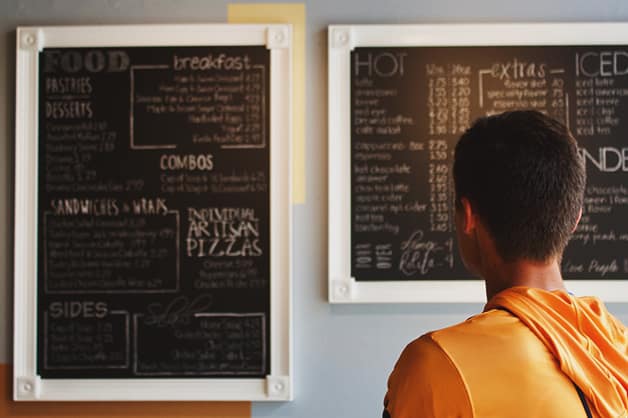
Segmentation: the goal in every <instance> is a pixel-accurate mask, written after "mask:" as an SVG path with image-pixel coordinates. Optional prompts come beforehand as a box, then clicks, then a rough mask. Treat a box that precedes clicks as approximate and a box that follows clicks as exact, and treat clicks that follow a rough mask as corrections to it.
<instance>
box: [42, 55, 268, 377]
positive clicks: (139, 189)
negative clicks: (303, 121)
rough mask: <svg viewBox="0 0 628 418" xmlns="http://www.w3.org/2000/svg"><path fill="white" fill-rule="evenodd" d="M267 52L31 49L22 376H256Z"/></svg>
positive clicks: (263, 346) (263, 284) (263, 283)
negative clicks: (33, 264) (35, 67)
mask: <svg viewBox="0 0 628 418" xmlns="http://www.w3.org/2000/svg"><path fill="white" fill-rule="evenodd" d="M269 74H270V50H269V49H267V48H266V46H263V45H260V46H228V47H227V46H204V47H122V48H113V47H111V48H109V47H107V48H104V47H103V48H44V49H43V50H41V52H39V121H38V125H39V150H38V157H39V160H38V161H39V162H38V169H39V177H38V182H39V185H38V187H39V188H38V205H37V207H38V212H37V213H38V214H37V217H38V223H39V229H38V245H37V265H38V275H37V277H38V279H37V280H38V283H37V288H38V317H37V321H38V322H37V323H38V329H37V370H38V374H40V375H41V376H42V377H43V378H100V379H102V378H120V377H124V378H128V377H134V378H142V377H153V378H155V377H167V378H171V377H172V378H174V377H242V376H245V377H264V376H266V375H268V374H269V371H270V368H271V364H270V358H271V357H270V352H271V347H270V332H271V329H270V324H271V321H270V261H269V260H270V227H271V225H270V197H269V184H270V183H269V179H270V145H269V132H270V128H269V123H270V122H269V121H270V119H269V113H270V112H269V103H270V90H269V83H270V76H269Z"/></svg>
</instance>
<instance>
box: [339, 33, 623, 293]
mask: <svg viewBox="0 0 628 418" xmlns="http://www.w3.org/2000/svg"><path fill="white" fill-rule="evenodd" d="M506 29H507V28H506ZM342 30H343V29H342V28H340V29H339V30H338V33H339V35H338V37H337V39H338V40H337V42H338V43H339V44H341V43H342V41H344V40H346V39H348V35H344V32H342ZM455 30H456V29H455V27H454V28H452V32H455ZM564 30H568V28H567V29H564ZM365 32H366V30H365ZM469 33H471V32H469ZM505 33H506V32H505ZM332 36H333V34H332ZM433 37H434V38H437V36H436V35H434V36H433ZM382 39H383V38H382ZM350 63H351V64H350V83H351V84H350V89H351V93H350V118H351V126H350V132H351V134H350V137H351V138H350V139H351V150H350V153H351V162H350V163H351V215H350V217H351V218H350V219H351V221H350V223H351V225H350V228H351V235H350V238H351V244H350V245H351V276H352V277H353V278H355V280H357V281H422V280H460V279H463V280H467V279H472V278H473V277H472V276H470V274H469V273H468V272H467V271H466V270H465V268H464V266H463V265H462V262H461V260H460V258H459V256H458V252H457V249H456V238H455V231H454V225H453V217H454V212H453V211H454V207H453V184H452V175H451V166H452V160H453V149H454V147H455V144H456V141H457V139H458V138H459V136H460V135H461V134H462V133H463V132H464V130H465V129H466V128H467V127H468V126H469V124H470V123H471V122H472V121H473V120H474V119H476V118H477V117H479V116H483V115H488V114H492V113H498V112H503V111H507V110H514V109H536V110H539V111H542V112H545V113H548V114H549V115H551V116H553V117H555V118H557V119H559V120H562V121H563V122H565V123H566V124H567V125H568V126H569V127H570V129H571V130H572V132H573V134H574V135H575V136H576V138H577V140H578V141H579V145H580V147H581V153H582V156H583V158H585V160H586V166H587V174H588V186H587V189H586V197H585V205H584V213H583V217H582V221H581V223H580V225H579V227H578V229H577V231H576V233H575V234H574V236H573V239H572V240H571V242H570V244H569V246H568V248H567V250H566V252H565V255H564V258H563V261H562V270H563V273H564V276H565V278H567V279H626V277H627V276H628V228H627V227H626V222H625V220H626V219H628V186H627V185H628V146H627V145H626V137H628V119H627V118H626V117H625V116H626V115H627V114H628V46H626V45H619V44H617V45H589V46H570V45H559V46H490V47H489V46H486V47H481V46H450V47H447V46H411V47H394V46H391V47H381V46H379V47H371V46H368V47H366V46H364V47H356V48H354V49H352V50H351V52H350Z"/></svg>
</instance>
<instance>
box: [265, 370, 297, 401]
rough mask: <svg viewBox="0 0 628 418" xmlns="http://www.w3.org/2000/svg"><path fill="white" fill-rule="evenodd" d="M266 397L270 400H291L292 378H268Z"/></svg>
mask: <svg viewBox="0 0 628 418" xmlns="http://www.w3.org/2000/svg"><path fill="white" fill-rule="evenodd" d="M266 395H267V396H268V398H270V399H277V400H287V399H290V398H291V397H290V378H288V376H270V375H269V376H266Z"/></svg>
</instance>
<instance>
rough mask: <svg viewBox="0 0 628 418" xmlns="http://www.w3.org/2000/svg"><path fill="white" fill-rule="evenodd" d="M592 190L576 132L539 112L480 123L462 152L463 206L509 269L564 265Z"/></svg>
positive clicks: (457, 178) (457, 168)
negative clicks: (558, 260)
mask: <svg viewBox="0 0 628 418" xmlns="http://www.w3.org/2000/svg"><path fill="white" fill-rule="evenodd" d="M585 182H586V175H585V165H584V161H583V159H582V158H581V157H580V155H579V154H578V146H577V143H576V140H575V139H574V137H573V136H572V135H571V133H570V132H569V129H568V128H567V127H565V125H563V124H562V123H560V122H558V121H556V120H554V119H552V118H550V117H548V116H546V115H544V114H542V113H539V112H537V111H513V112H506V113H502V114H498V115H493V116H489V117H483V118H480V119H478V120H477V121H475V123H474V124H473V126H471V128H469V129H468V130H467V131H466V132H465V133H464V134H463V135H462V137H461V138H460V140H459V141H458V144H457V145H456V150H455V156H454V183H455V190H456V204H457V205H459V204H460V199H461V198H462V197H465V198H467V199H468V200H469V202H470V203H471V205H472V206H473V208H474V209H475V211H476V212H477V214H478V216H479V217H480V219H481V221H482V222H483V223H484V225H485V226H486V228H487V229H488V231H489V233H490V234H491V236H492V238H493V240H494V241H495V246H496V248H497V251H498V254H499V255H500V256H501V257H502V258H503V259H504V260H505V261H514V260H516V259H528V260H535V261H545V260H548V259H549V258H550V257H553V256H558V257H561V256H562V253H563V251H564V249H565V247H566V246H567V243H568V241H569V238H570V236H571V233H572V231H573V228H574V227H575V225H576V222H577V220H578V214H579V211H580V209H581V208H582V202H583V197H584V188H585Z"/></svg>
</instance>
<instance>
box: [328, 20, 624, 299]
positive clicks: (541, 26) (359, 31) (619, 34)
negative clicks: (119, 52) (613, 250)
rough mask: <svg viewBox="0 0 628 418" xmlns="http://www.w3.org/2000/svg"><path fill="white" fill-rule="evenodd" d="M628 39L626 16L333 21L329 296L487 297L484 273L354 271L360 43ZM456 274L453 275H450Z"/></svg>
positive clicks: (610, 294)
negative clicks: (376, 277)
mask: <svg viewBox="0 0 628 418" xmlns="http://www.w3.org/2000/svg"><path fill="white" fill-rule="evenodd" d="M612 44H624V45H628V24H626V23H531V24H524V23H520V24H435V25H331V26H329V28H328V46H329V50H328V54H329V57H328V65H329V68H328V70H329V74H328V88H329V90H328V91H329V97H328V100H329V109H328V111H329V113H328V120H329V126H328V129H329V132H328V141H329V142H328V153H329V154H328V158H329V169H328V170H329V171H328V178H329V189H328V200H329V206H328V211H329V212H328V216H329V223H328V228H329V229H328V251H329V252H328V257H329V258H328V260H329V261H328V262H329V265H328V268H329V277H328V281H329V295H328V297H329V301H330V302H331V303H359V302H363V303H378V302H486V296H485V291H484V283H483V282H482V281H480V280H440V281H435V280H434V281H428V280H426V281H378V282H367V281H356V280H355V279H354V278H353V277H351V172H350V169H351V123H350V121H351V119H350V117H351V115H350V111H351V103H350V99H351V91H350V88H351V83H350V81H351V74H350V68H351V62H350V53H351V51H352V50H353V49H354V48H356V47H386V46H390V47H412V46H516V45H520V46H526V45H529V46H532V45H535V46H551V45H565V46H568V45H577V46H580V45H582V46H586V45H612ZM452 279H455V278H452ZM566 284H567V287H568V288H569V290H570V291H572V292H574V293H576V294H578V295H588V294H593V295H597V296H599V297H600V298H602V299H603V300H605V301H607V302H626V301H628V280H567V281H566Z"/></svg>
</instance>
